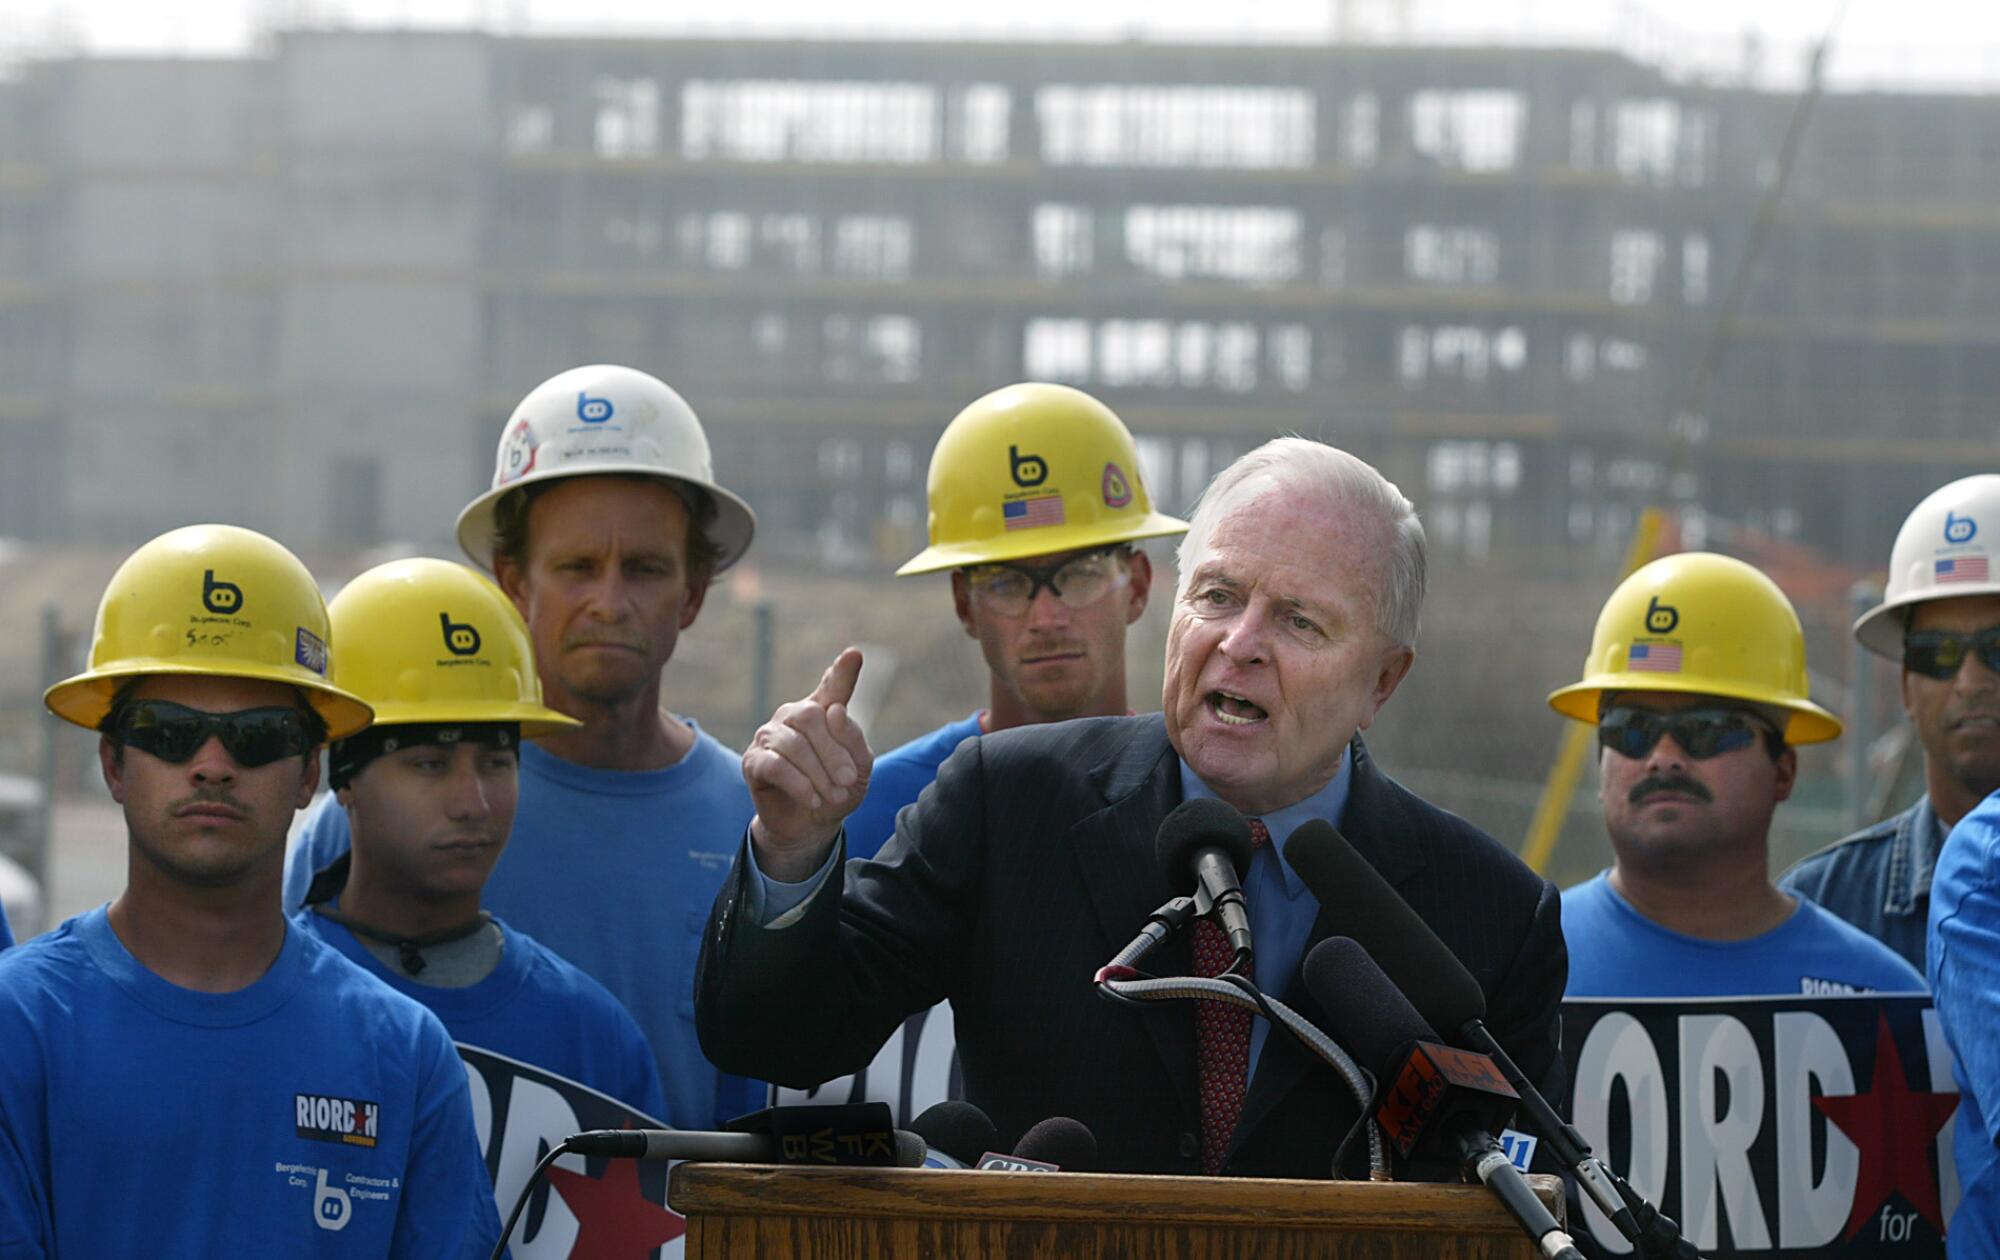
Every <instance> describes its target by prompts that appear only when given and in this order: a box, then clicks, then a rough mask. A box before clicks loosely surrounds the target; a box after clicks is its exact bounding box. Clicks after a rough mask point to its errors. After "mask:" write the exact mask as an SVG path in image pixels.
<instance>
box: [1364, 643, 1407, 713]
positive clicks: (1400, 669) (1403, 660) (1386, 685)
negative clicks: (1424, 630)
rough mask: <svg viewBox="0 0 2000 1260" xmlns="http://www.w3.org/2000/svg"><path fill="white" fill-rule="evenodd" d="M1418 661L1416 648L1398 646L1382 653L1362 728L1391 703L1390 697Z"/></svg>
mask: <svg viewBox="0 0 2000 1260" xmlns="http://www.w3.org/2000/svg"><path fill="white" fill-rule="evenodd" d="M1416 663H1417V653H1416V649H1415V648H1406V647H1396V648H1390V649H1388V650H1387V651H1386V652H1384V653H1382V659H1381V662H1380V664H1379V666H1378V668H1377V671H1376V674H1375V687H1374V690H1373V692H1372V694H1371V695H1370V696H1369V700H1370V702H1371V703H1370V704H1369V706H1368V712H1367V713H1366V714H1364V715H1363V716H1362V718H1361V729H1362V730H1364V731H1365V730H1367V729H1368V727H1369V724H1370V723H1372V722H1374V720H1375V715H1376V714H1377V713H1380V712H1381V711H1382V706H1383V705H1385V704H1387V703H1389V697H1390V696H1393V695H1395V694H1396V688H1398V687H1400V686H1402V684H1403V680H1404V679H1405V678H1407V677H1409V676H1410V666H1412V665H1414V664H1416Z"/></svg>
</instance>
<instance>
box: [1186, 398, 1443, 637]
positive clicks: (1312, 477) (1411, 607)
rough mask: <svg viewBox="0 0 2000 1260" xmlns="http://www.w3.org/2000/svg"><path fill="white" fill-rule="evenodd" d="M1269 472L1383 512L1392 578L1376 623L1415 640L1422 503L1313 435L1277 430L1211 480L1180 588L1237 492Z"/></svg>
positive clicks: (1389, 633) (1300, 487) (1199, 504)
mask: <svg viewBox="0 0 2000 1260" xmlns="http://www.w3.org/2000/svg"><path fill="white" fill-rule="evenodd" d="M1267 473H1268V474H1269V475H1270V476H1271V477H1273V478H1275V479H1276V480H1277V481H1278V483H1279V484H1280V485H1282V486H1285V487H1286V488H1288V489H1291V490H1294V491H1296V492H1298V493H1300V494H1302V495H1306V496H1312V497H1318V498H1323V499H1325V500H1326V501H1327V502H1329V503H1339V504H1352V505H1354V506H1356V507H1359V508H1361V509H1363V510H1364V511H1367V512H1370V513H1373V514H1374V515H1376V516H1377V517H1379V518H1380V519H1381V522H1382V526H1383V528H1384V529H1385V530H1386V531H1387V532H1388V534H1389V539H1390V542H1389V549H1388V553H1387V554H1386V555H1385V556H1383V558H1382V559H1383V567H1384V568H1385V569H1386V571H1387V576H1388V582H1387V583H1386V585H1385V587H1384V589H1382V590H1379V591H1376V592H1375V624H1376V627H1377V628H1378V629H1379V630H1381V632H1382V634H1383V636H1384V637H1385V638H1387V639H1388V640H1389V641H1390V642H1391V643H1393V644H1395V645H1396V646H1398V647H1415V646H1416V642H1417V623H1418V620H1419V619H1420V618H1421V617H1422V615H1423V609H1424V526H1423V522H1421V521H1419V520H1418V519H1417V509H1416V507H1415V506H1414V505H1413V504H1412V503H1411V502H1410V501H1409V500H1408V499H1406V498H1404V497H1403V492H1402V491H1400V490H1398V489H1397V488H1396V486H1395V483H1394V482H1392V481H1390V480H1389V479H1388V478H1387V477H1384V476H1383V475H1382V474H1381V473H1379V472H1377V471H1376V470H1375V467H1374V466H1373V465H1372V464H1370V463H1368V462H1367V461H1366V460H1363V459H1359V458H1357V457H1356V456H1353V455H1350V454H1348V453H1347V452H1346V451H1343V450H1341V449H1339V448H1338V447H1334V446H1328V445H1327V444H1326V443H1324V442H1315V441H1312V440H1311V439H1309V438H1302V437H1281V438H1273V439H1272V440H1270V441H1269V442H1266V443H1264V444H1263V445H1262V446H1260V447H1258V448H1257V449H1256V450H1254V451H1251V452H1250V453H1249V454H1247V455H1245V456H1243V457H1242V458H1241V459H1238V460H1237V461H1236V462H1235V463H1233V464H1231V465H1230V466H1229V467H1227V468H1225V469H1223V470H1222V471H1221V472H1219V473H1217V474H1216V475H1215V480H1213V481H1211V482H1209V483H1208V486H1207V488H1206V489H1204V490H1203V491H1202V492H1201V497H1200V498H1199V499H1197V500H1196V501H1195V505H1194V511H1193V512H1192V513H1191V514H1190V515H1189V518H1188V531H1187V533H1186V534H1184V535H1182V537H1181V545H1180V551H1179V552H1178V553H1177V555H1176V557H1175V559H1176V562H1177V564H1178V565H1179V567H1180V575H1179V579H1178V581H1179V592H1178V593H1180V594H1186V592H1187V583H1188V578H1189V576H1190V575H1191V574H1193V572H1194V570H1195V566H1196V564H1197V563H1199V558H1200V556H1201V554H1202V552H1203V551H1205V550H1207V547H1208V536H1209V533H1210V532H1211V531H1212V530H1213V529H1214V527H1215V521H1216V518H1217V517H1218V516H1219V515H1220V514H1221V512H1222V511H1223V505H1224V504H1225V503H1226V502H1227V501H1228V500H1229V497H1230V495H1231V494H1232V492H1234V491H1235V490H1236V488H1237V487H1239V486H1241V485H1243V484H1244V483H1245V482H1247V481H1249V480H1250V479H1251V478H1253V477H1256V476H1259V475H1260V474H1267Z"/></svg>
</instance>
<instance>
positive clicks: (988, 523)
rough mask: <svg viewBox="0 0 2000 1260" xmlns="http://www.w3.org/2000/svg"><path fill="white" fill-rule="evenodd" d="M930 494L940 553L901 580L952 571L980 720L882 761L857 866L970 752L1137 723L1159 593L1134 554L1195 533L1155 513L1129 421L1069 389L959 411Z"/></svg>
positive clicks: (928, 553)
mask: <svg viewBox="0 0 2000 1260" xmlns="http://www.w3.org/2000/svg"><path fill="white" fill-rule="evenodd" d="M926 493H927V496H928V498H929V501H930V546H928V547H926V548H924V550H922V551H921V552H919V553H917V555H916V556H914V557H912V558H911V560H910V561H909V563H907V564H905V565H904V566H903V567H902V568H900V569H898V570H896V576H898V577H910V576H913V575H915V574H919V573H937V572H942V571H945V570H949V571H950V572H951V600H952V608H953V610H954V611H955V612H956V613H957V614H958V623H959V625H961V626H963V627H964V628H965V633H966V634H967V635H968V636H969V637H971V638H973V639H977V640H978V641H979V650H980V653H981V654H982V655H983V656H984V657H985V658H986V670H987V676H988V693H987V702H986V707H985V708H984V709H982V710H980V711H978V712H975V713H973V714H971V715H970V716H967V717H965V718H961V719H960V720H958V721H956V722H952V723H949V724H947V725H945V726H942V727H939V728H938V729H937V730H935V731H932V732H931V733H930V734H928V735H923V736H920V737H918V738H917V739H914V740H912V741H910V742H909V743H907V744H904V745H903V746H902V747H900V748H896V749H893V750H891V751H889V752H887V753H884V754H883V755H882V756H880V757H878V758H876V759H875V772H874V775H873V776H872V777H871V778H870V780H869V785H868V795H867V798H866V799H865V800H863V802H862V803H861V806H860V808H858V809H857V810H855V811H854V813H852V814H851V815H849V816H848V819H847V852H848V856H850V857H873V856H874V855H875V851H876V850H877V849H879V848H881V846H882V844H883V843H884V842H885V841H887V840H888V838H889V836H890V834H891V833H892V832H894V831H895V829H896V814H897V812H898V811H900V810H901V809H902V808H903V806H905V805H908V804H910V803H911V802H912V801H914V800H916V799H917V794H918V793H919V792H921V791H923V789H924V787H925V786H926V785H928V784H929V783H930V781H931V780H932V779H934V778H936V777H937V770H938V767H939V766H941V765H943V764H944V759H945V758H946V757H949V756H950V755H951V753H952V750H953V749H955V748H957V747H958V746H959V744H961V743H963V742H964V741H965V740H966V739H967V738H969V737H971V736H974V735H991V734H992V733H993V732H995V731H1004V730H1008V729H1010V728H1012V727H1016V726H1030V725H1034V724H1036V723H1040V722H1063V721H1067V720H1069V719H1070V718H1080V717H1113V716H1122V715H1123V714H1126V713H1129V712H1131V708H1130V706H1129V704H1128V703H1127V701H1126V696H1125V632H1126V628H1127V627H1129V626H1130V625H1131V624H1132V623H1133V622H1135V621H1137V620H1139V618H1140V616H1141V615H1142V614H1143V613H1144V612H1145V611H1146V597H1147V595H1148V594H1149V593H1150V592H1151V590H1152V585H1153V566H1152V562H1151V561H1150V560H1149V559H1147V557H1146V553H1145V552H1144V551H1142V550H1140V548H1139V547H1138V546H1136V545H1135V544H1137V543H1138V542H1139V541H1140V540H1141V539H1145V538H1159V537H1165V536H1168V535H1173V534H1181V533H1185V532H1186V531H1187V522H1185V521H1181V520H1176V519H1175V518H1173V517H1171V516H1164V515H1162V514H1160V513H1158V512H1155V511H1154V510H1153V504H1152V499H1151V498H1150V496H1148V494H1147V493H1146V487H1145V484H1144V483H1143V482H1142V481H1141V480H1140V477H1139V449H1138V446H1137V445H1136V444H1135V443H1134V442H1133V440H1132V434H1131V433H1130V431H1128V430H1127V429H1126V428H1125V425H1124V422H1123V421H1121V420H1119V418H1118V417H1117V416H1116V415H1114V414H1113V413H1112V411H1111V409H1110V408H1109V407H1106V406H1105V405H1104V404H1103V403H1101V402H1099V401H1097V399H1095V398H1092V397H1091V396H1090V395H1089V394H1086V393H1084V392H1083V391H1081V390H1076V389H1071V388H1069V387H1068V386H1066V385H1040V384H1024V385H1010V386H1008V387H1007V388H1005V389H1001V390H996V391H994V392H993V393H991V394H988V395H986V396H985V397H983V398H980V399H979V400H977V401H976V402H974V403H973V404H972V405H971V406H969V407H967V408H966V409H965V410H964V411H961V412H959V413H958V415H957V417H956V418H954V419H953V420H952V422H951V424H949V425H948V426H946V428H945V431H944V434H943V435H942V436H941V437H939V438H938V444H937V449H936V450H935V451H933V452H932V453H931V467H930V476H929V479H928V484H927V487H926Z"/></svg>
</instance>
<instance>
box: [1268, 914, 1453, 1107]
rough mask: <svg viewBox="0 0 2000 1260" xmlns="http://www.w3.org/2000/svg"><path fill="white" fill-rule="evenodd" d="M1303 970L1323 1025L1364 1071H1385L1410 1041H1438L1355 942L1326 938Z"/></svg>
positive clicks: (1308, 957)
mask: <svg viewBox="0 0 2000 1260" xmlns="http://www.w3.org/2000/svg"><path fill="white" fill-rule="evenodd" d="M1302 970H1303V972H1304V977H1305V985H1306V992H1308V993H1310V994H1312V996H1313V1001H1315V1002H1317V1003H1319V1006H1320V1009H1321V1010H1322V1011H1324V1012H1326V1022H1327V1026H1328V1027H1329V1028H1330V1029H1332V1031H1333V1033H1334V1035H1336V1036H1338V1037H1339V1038H1340V1039H1341V1040H1342V1041H1343V1042H1345V1043H1346V1044H1347V1048H1348V1049H1349V1050H1350V1051H1352V1052H1353V1054H1354V1057H1355V1058H1356V1059H1358V1060H1360V1062H1361V1065H1362V1066H1363V1067H1365V1068H1367V1069H1368V1070H1369V1071H1371V1072H1375V1073H1377V1074H1380V1073H1383V1072H1387V1071H1390V1070H1392V1069H1393V1068H1394V1067H1395V1065H1396V1061H1397V1058H1398V1056H1399V1055H1401V1053H1402V1051H1403V1050H1404V1048H1405V1047H1407V1046H1408V1045H1409V1044H1410V1043H1411V1042H1413V1041H1436V1040H1437V1039H1438V1036H1437V1033H1436V1032H1435V1031H1434V1030H1433V1029H1432V1028H1431V1026H1430V1025H1429V1024H1428V1023H1426V1022H1425V1020H1424V1017H1423V1016H1422V1015H1420V1014H1418V1013H1417V1008H1416V1007H1414V1006H1412V1005H1410V1000H1409V999H1408V998H1406V997H1404V996H1403V994H1402V993H1401V992H1400V991H1399V990H1398V989H1397V988H1396V985H1395V983H1394V982H1393V981H1391V980H1390V979H1389V977H1388V976H1387V975H1384V974H1383V972H1382V968H1381V967H1380V966H1379V965H1378V964H1377V963H1376V962H1375V960H1374V959H1373V958H1371V957H1370V956H1369V954H1368V951H1367V950H1365V949H1363V948H1362V947H1361V944H1360V942H1358V941H1356V940H1354V939H1352V938H1350V937H1346V936H1334V937H1329V938H1327V939H1326V940H1323V941H1321V942H1320V943H1319V944H1317V945H1315V946H1313V947H1312V950H1311V952H1309V953H1308V954H1307V955H1306V961H1305V966H1304V968H1303V969H1302Z"/></svg>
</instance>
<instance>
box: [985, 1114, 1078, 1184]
mask: <svg viewBox="0 0 2000 1260" xmlns="http://www.w3.org/2000/svg"><path fill="white" fill-rule="evenodd" d="M979 1167H981V1168H983V1169H988V1170H992V1171H996V1172H1060V1171H1062V1170H1064V1169H1068V1170H1069V1171H1070V1172H1091V1171H1093V1170H1095V1169H1096V1167H1097V1136H1096V1135H1095V1134H1093V1133H1092V1132H1091V1131H1090V1129H1089V1128H1088V1127H1087V1126H1085V1125H1084V1123H1083V1122H1082V1121H1080V1120H1072V1119H1070V1118H1069V1117H1068V1116H1050V1117H1049V1118H1048V1119H1046V1120H1044V1121H1042V1122H1041V1123H1039V1124H1037V1125H1035V1127H1033V1128H1032V1129H1029V1130H1028V1131H1027V1132H1026V1133H1023V1134H1022V1135H1021V1140H1020V1141H1018V1142H1016V1143H1014V1153H1013V1154H1011V1155H1001V1154H997V1153H996V1152H993V1151H988V1152H986V1154H984V1155H982V1156H980V1157H979Z"/></svg>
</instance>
